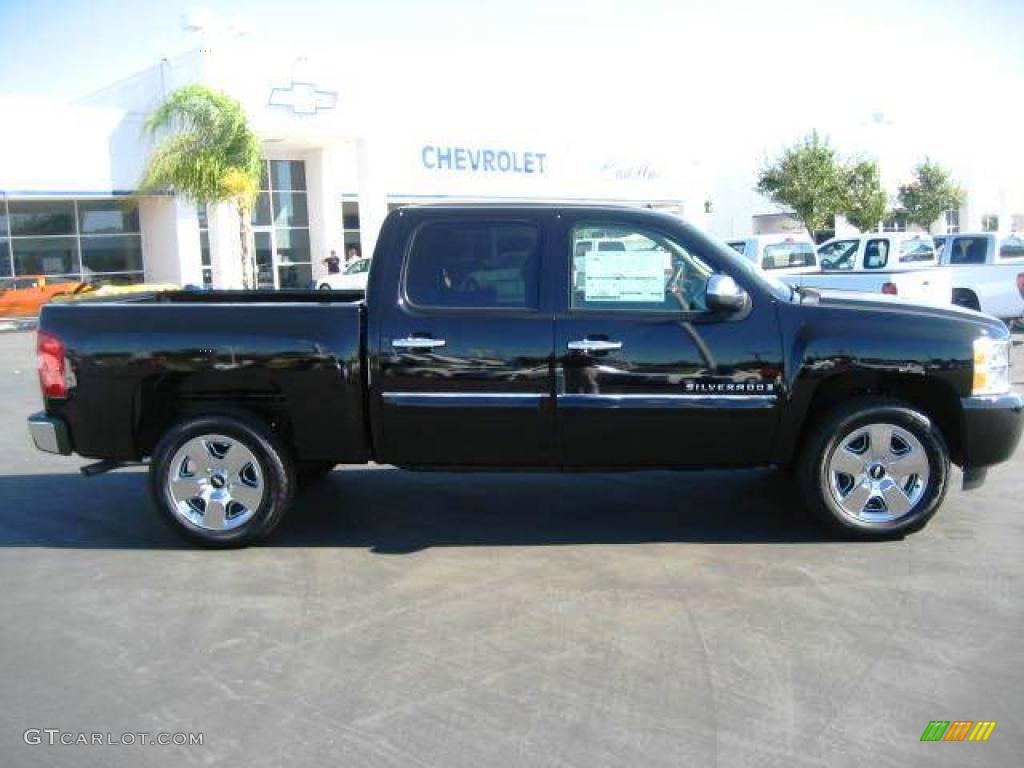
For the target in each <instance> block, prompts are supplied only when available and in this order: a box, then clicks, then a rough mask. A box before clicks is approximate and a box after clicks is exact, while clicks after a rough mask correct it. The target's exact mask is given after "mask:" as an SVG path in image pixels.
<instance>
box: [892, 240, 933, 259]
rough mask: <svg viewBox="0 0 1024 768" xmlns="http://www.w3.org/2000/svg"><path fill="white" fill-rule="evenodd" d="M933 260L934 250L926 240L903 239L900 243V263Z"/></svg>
mask: <svg viewBox="0 0 1024 768" xmlns="http://www.w3.org/2000/svg"><path fill="white" fill-rule="evenodd" d="M911 261H935V251H934V249H933V248H932V246H931V243H929V242H928V241H927V240H904V241H903V242H902V243H900V263H901V264H903V263H905V262H911Z"/></svg>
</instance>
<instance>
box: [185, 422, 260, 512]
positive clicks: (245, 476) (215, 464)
mask: <svg viewBox="0 0 1024 768" xmlns="http://www.w3.org/2000/svg"><path fill="white" fill-rule="evenodd" d="M166 491H167V496H168V498H169V499H170V501H171V503H172V505H173V507H174V510H175V512H176V513H177V515H178V516H179V517H181V518H182V519H183V520H184V521H185V522H187V523H189V524H190V525H193V526H195V527H197V528H203V529H205V530H208V531H229V530H231V529H233V528H237V527H239V526H240V525H244V524H245V523H247V522H248V521H249V520H250V519H251V518H252V516H253V515H254V514H256V510H258V509H259V508H260V504H261V503H262V502H263V498H264V495H265V493H266V490H265V485H264V482H263V475H262V473H261V472H260V464H259V461H258V460H257V459H256V456H255V455H254V454H253V452H252V451H250V450H249V449H248V448H247V447H246V446H245V445H243V444H242V443H241V442H239V441H238V440H236V439H235V438H233V437H227V436H225V435H200V436H198V437H194V438H192V439H191V440H189V441H188V442H186V443H185V444H184V445H182V446H181V448H179V449H178V451H177V453H175V454H174V458H173V459H171V463H170V465H169V467H168V470H167V480H166Z"/></svg>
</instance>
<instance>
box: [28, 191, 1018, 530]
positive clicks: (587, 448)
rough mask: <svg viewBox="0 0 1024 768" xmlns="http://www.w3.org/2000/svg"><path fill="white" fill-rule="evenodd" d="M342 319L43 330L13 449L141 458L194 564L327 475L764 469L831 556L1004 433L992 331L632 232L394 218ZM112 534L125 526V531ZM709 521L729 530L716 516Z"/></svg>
mask: <svg viewBox="0 0 1024 768" xmlns="http://www.w3.org/2000/svg"><path fill="white" fill-rule="evenodd" d="M372 264H373V266H372V268H371V271H370V277H369V284H368V287H367V292H366V296H365V299H363V298H362V297H361V296H352V295H343V294H339V293H331V292H326V291H309V292H276V293H275V292H248V293H246V292H227V291H225V292H217V291H213V292H178V293H165V294H153V295H142V296H136V297H127V298H122V299H120V300H116V301H114V300H95V301H94V300H84V301H80V302H75V303H68V304H57V305H48V306H46V307H45V308H44V310H43V312H42V318H41V322H40V330H39V337H38V351H39V373H40V382H41V387H42V390H43V396H44V400H45V411H44V412H41V413H39V414H36V415H34V416H32V417H30V419H29V428H30V432H31V434H32V437H33V439H34V441H35V444H36V446H37V447H39V448H40V449H42V450H44V451H51V452H55V453H61V454H70V453H72V452H74V453H77V454H79V455H81V456H86V457H91V458H94V459H98V460H100V461H99V462H98V463H97V464H95V465H92V466H90V467H86V468H84V471H87V472H88V473H95V472H98V471H103V470H106V469H111V468H115V467H117V466H120V465H122V464H127V463H132V462H139V461H148V463H149V472H150V485H151V490H152V497H153V501H154V503H155V505H156V506H157V508H158V509H159V510H160V512H161V513H162V515H163V517H164V518H166V520H167V521H168V522H169V523H170V524H171V525H172V526H173V527H174V528H176V529H177V530H179V531H181V532H182V533H184V534H185V535H187V536H188V537H190V538H192V539H193V540H195V541H197V542H200V543H203V544H207V545H213V546H237V545H240V544H244V543H248V542H251V541H253V540H256V539H258V538H260V537H263V536H266V535H267V534H269V533H270V531H271V530H273V528H274V526H276V525H277V524H278V522H279V521H280V520H281V517H282V515H284V513H285V511H286V510H287V508H288V506H289V504H290V502H291V500H292V497H293V495H294V493H295V491H296V488H297V487H298V486H299V485H300V484H301V483H302V482H304V481H309V480H312V479H314V478H316V477H317V476H318V475H322V474H323V473H325V472H327V471H329V470H330V469H331V468H332V467H334V466H335V465H336V464H341V463H345V464H357V463H364V462H369V461H376V462H380V463H387V464H393V465H397V466H399V467H407V468H410V469H417V470H446V471H451V470H461V471H467V470H487V469H495V468H500V469H504V470H508V469H516V470H523V471H526V470H550V469H556V470H566V471H572V470H607V471H613V470H638V469H650V468H702V467H741V466H744V467H746V466H758V465H777V466H780V467H783V468H786V469H792V470H793V471H794V474H795V475H796V477H797V480H798V482H799V484H800V486H801V488H802V491H803V495H804V497H805V499H806V502H807V505H808V506H809V508H810V509H811V510H813V512H814V513H815V514H816V515H817V516H819V517H820V518H821V519H822V520H824V521H826V522H827V523H829V524H831V525H832V526H834V527H836V528H837V529H838V530H839V531H841V532H843V533H846V534H850V535H853V536H860V537H869V538H870V537H887V536H893V535H899V534H904V533H907V532H910V531H914V530H917V529H919V528H921V527H922V526H923V525H924V524H925V523H926V522H927V521H928V520H929V518H931V516H932V515H933V514H934V513H935V511H936V510H937V509H938V507H939V505H940V504H941V503H942V500H943V498H944V496H945V494H946V490H947V486H948V484H949V478H950V462H953V463H956V464H958V465H960V466H961V467H963V470H964V472H963V477H964V485H965V487H971V486H974V485H977V484H979V483H980V482H982V481H983V479H984V474H985V471H986V468H987V467H988V466H990V465H992V464H995V463H997V462H1001V461H1004V460H1006V459H1007V458H1008V457H1009V456H1010V455H1011V454H1012V453H1013V451H1014V449H1015V447H1016V445H1017V442H1018V440H1019V438H1020V434H1021V425H1022V405H1024V402H1022V399H1021V397H1020V396H1018V395H1016V394H1013V393H1012V392H1011V389H1010V375H1009V347H1010V341H1009V334H1008V332H1007V330H1006V328H1005V326H1003V324H1002V323H1000V322H998V321H996V320H994V319H993V318H990V317H987V316H985V315H982V314H979V313H977V312H971V311H969V310H962V309H957V308H942V309H940V308H930V307H925V306H917V305H912V304H906V303H899V301H898V300H895V299H894V298H889V297H881V296H871V297H867V296H859V295H856V294H838V293H836V294H829V293H827V292H824V291H821V292H818V291H812V290H808V289H799V290H794V289H790V288H789V287H787V286H785V285H783V284H781V283H778V282H776V281H774V280H773V279H771V278H769V277H767V276H766V275H765V274H763V273H761V272H759V271H757V270H756V269H755V268H753V267H752V266H750V265H749V263H748V262H746V261H745V260H743V259H742V258H741V257H739V256H737V255H736V253H735V252H734V251H733V250H732V249H730V248H729V247H727V246H726V245H724V244H722V243H719V242H717V241H715V240H712V239H709V238H708V237H707V236H706V235H704V234H702V233H701V232H700V231H698V230H696V229H694V228H692V227H690V226H688V225H687V224H685V223H683V222H681V221H679V220H678V219H676V218H673V217H670V216H667V215H663V214H659V213H655V212H652V211H647V210H639V209H625V208H613V207H594V206H587V207H582V206H581V207H569V206H506V205H502V206H468V205H462V206H437V207H435V206H425V207H415V208H405V209H400V210H398V211H395V212H393V213H391V214H390V215H389V216H388V218H387V220H386V221H385V223H384V225H383V228H382V230H381V233H380V238H379V241H378V244H377V248H376V251H375V253H374V256H373V262H372ZM126 513H128V512H127V511H126ZM723 514H727V511H725V510H723Z"/></svg>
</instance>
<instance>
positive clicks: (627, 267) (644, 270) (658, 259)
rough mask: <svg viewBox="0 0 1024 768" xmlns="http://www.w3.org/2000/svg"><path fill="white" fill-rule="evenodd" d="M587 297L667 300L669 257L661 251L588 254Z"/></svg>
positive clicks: (585, 284) (659, 302) (603, 299)
mask: <svg viewBox="0 0 1024 768" xmlns="http://www.w3.org/2000/svg"><path fill="white" fill-rule="evenodd" d="M584 297H585V299H586V300H587V301H607V302H648V303H654V304H661V303H663V302H664V301H665V258H664V254H662V253H661V252H660V251H597V252H590V253H588V254H587V256H586V263H585V264H584Z"/></svg>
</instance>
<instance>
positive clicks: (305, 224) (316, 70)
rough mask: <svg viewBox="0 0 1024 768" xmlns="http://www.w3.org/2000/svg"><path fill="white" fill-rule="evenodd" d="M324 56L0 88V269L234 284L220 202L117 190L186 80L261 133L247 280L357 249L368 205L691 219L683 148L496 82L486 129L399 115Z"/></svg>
mask: <svg viewBox="0 0 1024 768" xmlns="http://www.w3.org/2000/svg"><path fill="white" fill-rule="evenodd" d="M334 72H335V69H334V68H332V67H329V66H325V67H317V66H315V65H312V64H311V63H310V62H309V60H308V59H306V58H302V57H299V58H294V59H290V60H286V61H280V60H273V59H271V58H268V57H267V56H266V55H265V52H260V51H255V50H249V49H247V48H246V47H245V45H244V44H242V43H238V44H234V43H232V44H225V45H224V46H221V47H218V48H216V49H212V48H204V49H197V50H194V51H192V52H190V53H187V54H185V55H183V56H180V57H177V58H173V59H164V60H162V61H160V62H158V63H157V64H155V65H154V66H153V67H151V68H149V69H147V70H144V71H142V72H139V73H137V74H134V75H131V76H129V77H127V78H125V79H124V80H121V81H119V82H117V83H114V84H112V85H110V86H108V87H106V88H104V89H102V90H100V91H98V92H96V93H94V94H91V95H89V96H87V97H85V98H83V99H81V100H79V101H77V102H75V103H72V104H55V103H43V102H36V101H31V100H27V99H3V98H0V107H2V109H3V111H4V114H5V115H7V116H15V117H14V119H6V118H5V120H3V121H0V276H8V275H12V274H13V275H28V274H48V275H54V276H58V275H59V276H62V277H70V278H84V279H88V280H91V281H96V282H113V283H131V282H143V281H145V282H149V283H176V284H179V285H189V284H192V285H204V284H205V285H209V286H213V287H217V288H226V287H237V286H240V285H241V284H242V270H241V260H240V258H239V251H240V238H239V229H240V228H239V223H240V222H239V221H238V216H237V213H236V212H235V211H234V210H233V209H232V208H231V207H230V206H227V205H223V206H212V207H210V208H209V210H206V209H199V208H197V206H196V205H195V204H193V203H190V202H189V201H187V200H185V199H183V198H180V197H176V196H172V195H164V196H160V195H151V196H145V197H137V196H136V195H135V194H134V193H135V192H136V189H137V186H138V183H139V180H140V178H141V176H142V174H143V170H144V168H145V165H146V162H147V159H148V157H149V155H150V153H151V151H152V148H153V142H152V140H151V139H150V138H149V137H148V136H147V135H146V133H145V131H144V130H143V127H144V123H145V120H146V117H147V116H148V115H149V114H150V113H151V112H152V110H153V109H154V108H155V107H156V106H157V105H158V104H160V103H161V101H162V100H163V99H164V98H165V97H166V95H167V94H169V93H170V92H171V91H173V90H174V89H176V88H178V87H181V86H183V85H186V84H189V83H202V84H205V85H208V86H210V87H212V88H216V89H219V90H223V91H225V92H227V93H228V94H230V95H231V96H233V97H234V98H236V99H238V101H239V102H240V103H241V104H242V105H243V107H244V108H245V110H246V112H247V114H248V115H249V118H250V123H251V125H252V127H253V129H254V130H255V132H256V133H257V135H258V136H259V138H260V139H261V141H262V145H263V150H264V154H265V157H266V158H267V159H266V167H265V172H264V174H263V182H262V184H261V187H262V190H261V192H260V195H259V199H258V201H257V203H256V205H255V207H254V211H253V216H252V225H253V226H252V231H253V243H252V245H253V249H254V250H253V253H254V255H255V259H256V265H257V273H258V281H259V284H260V286H261V287H268V288H273V287H276V288H286V287H306V286H307V285H309V283H310V281H311V280H315V279H316V278H317V277H318V276H320V275H322V274H323V273H325V272H326V265H325V263H324V259H325V258H326V257H327V256H329V255H330V254H331V252H332V251H333V252H335V253H336V254H337V255H338V256H340V257H344V256H345V255H346V254H349V253H352V250H351V249H353V248H354V249H356V252H358V253H360V254H366V255H370V254H371V253H372V250H373V247H374V243H375V240H376V237H377V234H378V231H379V229H380V225H381V223H382V221H383V220H384V217H385V216H386V215H387V214H388V212H389V210H391V209H393V208H395V207H399V206H403V205H410V204H419V203H430V202H446V201H484V202H486V201H537V202H597V203H619V204H628V205H640V206H649V207H653V208H657V209H661V210H666V211H670V212H672V213H675V214H678V215H683V216H686V217H687V218H689V219H691V220H692V219H694V218H696V219H698V223H700V222H699V220H700V217H701V216H702V215H703V211H704V200H705V198H706V195H705V193H704V191H703V185H702V183H701V181H700V178H699V171H700V164H699V163H696V162H690V161H688V160H686V159H685V158H683V159H681V158H680V157H679V156H678V155H675V156H671V157H668V156H666V154H662V155H659V154H658V153H656V152H653V151H651V150H650V149H649V148H645V149H644V150H643V151H638V150H637V149H636V147H635V146H633V145H632V144H628V143H626V140H625V139H624V138H623V137H621V135H620V136H616V135H615V133H616V132H615V131H611V130H609V131H608V132H607V133H605V134H602V133H601V131H600V125H599V122H600V121H595V123H594V124H593V125H592V126H591V127H590V128H588V130H587V131H586V134H585V136H581V135H579V133H578V132H575V133H559V132H558V131H557V130H550V129H549V128H548V127H546V126H541V125H539V122H540V121H522V120H520V121H518V122H517V121H516V120H514V119H512V118H513V117H514V115H512V114H509V115H507V116H506V115H503V114H502V113H501V103H502V102H501V100H500V99H495V100H494V103H491V104H488V105H486V107H485V109H486V110H488V111H489V112H490V114H489V115H488V117H487V119H486V120H485V121H483V123H482V124H484V125H486V126H489V127H488V129H487V130H486V131H484V130H481V129H480V128H479V126H477V127H474V126H473V125H467V122H471V121H464V120H460V119H458V118H457V116H451V117H446V114H447V113H446V110H443V109H438V110H433V111H432V112H424V113H421V114H420V115H419V116H417V117H416V118H415V119H412V118H410V117H409V116H408V115H406V114H403V106H402V104H401V103H395V102H396V100H395V99H390V100H388V99H386V98H384V97H383V95H381V97H380V98H378V97H377V95H376V94H375V93H374V92H373V89H371V88H360V87H359V84H358V83H356V84H352V83H349V82H345V81H342V80H340V79H339V78H338V77H336V76H335V74H334ZM406 103H407V102H406ZM507 108H508V109H509V110H510V111H511V110H512V109H513V107H512V105H509V106H508V107H507ZM478 122H480V121H478ZM490 126H499V127H500V128H499V129H494V128H493V127H490Z"/></svg>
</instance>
